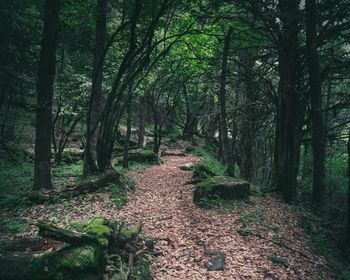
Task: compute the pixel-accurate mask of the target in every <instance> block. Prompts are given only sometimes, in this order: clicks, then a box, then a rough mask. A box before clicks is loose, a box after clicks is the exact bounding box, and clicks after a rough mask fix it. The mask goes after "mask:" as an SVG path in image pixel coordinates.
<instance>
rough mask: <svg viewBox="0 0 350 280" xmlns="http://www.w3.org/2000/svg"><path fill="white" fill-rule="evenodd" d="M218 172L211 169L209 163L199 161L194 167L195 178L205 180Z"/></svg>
mask: <svg viewBox="0 0 350 280" xmlns="http://www.w3.org/2000/svg"><path fill="white" fill-rule="evenodd" d="M216 175H217V174H216V173H215V172H214V171H212V170H211V168H210V166H208V165H207V164H203V163H199V164H196V165H195V166H194V167H193V177H192V179H194V180H205V179H207V178H210V177H213V176H216Z"/></svg>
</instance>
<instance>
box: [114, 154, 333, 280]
mask: <svg viewBox="0 0 350 280" xmlns="http://www.w3.org/2000/svg"><path fill="white" fill-rule="evenodd" d="M198 161H199V160H198V158H196V157H194V156H191V155H189V156H186V157H176V156H168V157H165V160H164V164H163V165H161V166H153V167H150V168H147V169H144V170H140V171H137V172H133V173H132V174H131V177H132V178H133V180H134V181H135V182H136V185H137V189H136V191H135V193H132V194H131V195H130V201H129V203H128V204H127V205H126V207H124V208H123V209H122V210H121V211H120V212H116V215H115V218H124V219H127V220H128V221H130V222H137V221H143V224H144V227H143V234H144V235H145V236H148V237H153V238H160V239H166V238H169V239H170V241H171V242H170V243H169V242H162V241H159V242H157V243H156V249H157V250H159V251H161V252H162V256H161V257H158V258H157V259H156V260H154V262H153V264H152V269H151V271H152V275H153V277H154V279H158V280H165V279H183V280H185V279H221V280H224V279H331V278H332V277H331V275H330V273H329V271H328V269H327V266H326V263H325V260H324V258H323V257H321V256H318V255H315V252H312V250H311V248H310V247H309V244H308V241H307V239H306V237H305V234H304V232H303V231H302V229H301V228H300V226H299V220H298V218H297V214H295V213H296V210H295V209H294V208H292V207H291V206H289V205H286V204H284V203H283V202H282V201H280V200H279V199H278V198H275V197H273V196H267V197H264V198H262V197H252V198H251V200H252V202H251V203H245V202H238V203H236V204H235V205H234V206H233V207H232V208H230V209H222V211H220V209H219V210H218V209H216V210H205V209H201V208H199V207H197V206H195V205H194V204H193V202H192V192H193V186H189V185H185V182H187V181H189V180H190V179H191V175H192V174H191V172H187V171H182V170H180V169H179V168H178V166H180V165H184V164H187V163H193V162H198ZM248 226H249V228H250V229H251V231H252V235H248V236H246V237H242V236H241V235H239V234H238V233H237V230H238V229H239V228H241V227H248ZM254 233H258V236H259V235H260V236H261V237H263V238H259V237H257V236H256V235H254ZM270 240H271V241H270ZM279 244H285V245H286V247H283V246H281V245H279ZM288 248H293V251H291V250H290V249H288ZM208 250H221V251H222V252H224V253H225V255H226V264H225V269H224V270H223V271H210V272H209V271H207V269H206V268H205V263H206V262H207V257H206V252H207V251H208ZM298 252H301V254H302V255H300V254H298ZM270 255H277V256H281V257H284V258H286V259H287V260H288V266H282V265H281V264H274V263H273V262H272V261H271V260H269V258H268V257H269V256H270ZM306 256H307V258H306Z"/></svg>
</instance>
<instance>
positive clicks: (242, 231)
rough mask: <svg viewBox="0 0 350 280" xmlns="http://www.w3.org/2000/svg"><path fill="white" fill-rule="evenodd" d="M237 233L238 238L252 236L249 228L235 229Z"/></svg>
mask: <svg viewBox="0 0 350 280" xmlns="http://www.w3.org/2000/svg"><path fill="white" fill-rule="evenodd" d="M237 233H238V234H239V235H240V236H248V235H251V234H252V230H251V229H250V228H240V229H237Z"/></svg>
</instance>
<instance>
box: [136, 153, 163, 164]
mask: <svg viewBox="0 0 350 280" xmlns="http://www.w3.org/2000/svg"><path fill="white" fill-rule="evenodd" d="M129 161H131V162H137V163H148V164H159V163H160V159H159V157H158V155H156V154H155V153H153V151H151V150H135V151H132V152H130V153H129Z"/></svg>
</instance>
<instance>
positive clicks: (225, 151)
mask: <svg viewBox="0 0 350 280" xmlns="http://www.w3.org/2000/svg"><path fill="white" fill-rule="evenodd" d="M231 34H232V29H231V28H230V29H229V30H228V32H227V34H226V36H225V40H224V48H223V54H222V67H221V77H220V91H219V94H218V98H219V104H220V127H221V129H220V130H221V137H222V155H224V158H225V159H226V164H227V174H228V175H229V176H233V175H234V174H233V173H234V169H233V161H232V151H231V147H230V144H229V139H228V133H227V117H226V78H227V64H228V53H229V49H230V40H231Z"/></svg>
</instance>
